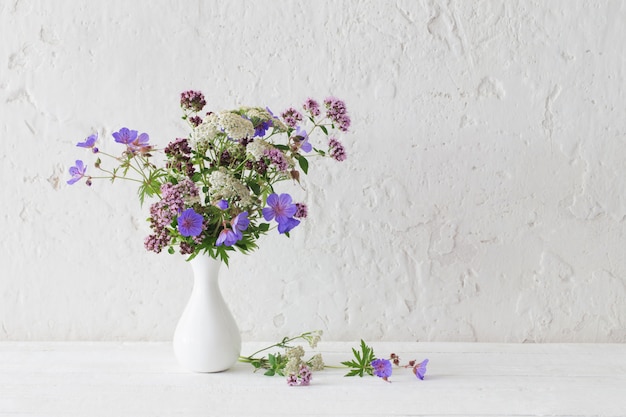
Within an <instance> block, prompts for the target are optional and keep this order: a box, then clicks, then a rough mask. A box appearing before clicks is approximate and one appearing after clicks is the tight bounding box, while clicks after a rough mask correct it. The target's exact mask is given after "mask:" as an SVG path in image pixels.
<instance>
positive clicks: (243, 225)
mask: <svg viewBox="0 0 626 417" xmlns="http://www.w3.org/2000/svg"><path fill="white" fill-rule="evenodd" d="M230 225H231V227H232V228H233V230H234V231H235V233H237V234H238V236H239V239H241V236H242V235H241V232H243V231H244V230H246V229H247V228H248V226H249V225H250V219H248V212H247V211H244V212H242V213H239V214H238V215H237V216H235V218H233V219H232V220H231V221H230Z"/></svg>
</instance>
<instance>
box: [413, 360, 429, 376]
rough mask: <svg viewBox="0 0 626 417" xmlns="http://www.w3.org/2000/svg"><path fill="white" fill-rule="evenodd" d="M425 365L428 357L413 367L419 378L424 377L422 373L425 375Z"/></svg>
mask: <svg viewBox="0 0 626 417" xmlns="http://www.w3.org/2000/svg"><path fill="white" fill-rule="evenodd" d="M426 365H428V359H424V360H423V361H422V362H420V363H418V364H417V365H415V366H414V367H413V373H414V374H415V376H416V377H418V378H419V379H422V380H423V379H424V375H426Z"/></svg>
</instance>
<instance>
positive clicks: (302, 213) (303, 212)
mask: <svg viewBox="0 0 626 417" xmlns="http://www.w3.org/2000/svg"><path fill="white" fill-rule="evenodd" d="M308 215H309V208H308V207H307V206H306V204H304V203H296V214H294V215H293V217H296V218H298V219H305V218H306V217H307V216H308Z"/></svg>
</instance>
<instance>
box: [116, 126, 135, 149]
mask: <svg viewBox="0 0 626 417" xmlns="http://www.w3.org/2000/svg"><path fill="white" fill-rule="evenodd" d="M137 133H138V132H137V131H136V130H129V129H128V128H126V127H123V128H121V129H120V130H119V132H114V133H113V137H114V138H115V141H116V142H117V143H123V144H124V145H128V144H130V143H132V142H133V141H134V140H135V139H137Z"/></svg>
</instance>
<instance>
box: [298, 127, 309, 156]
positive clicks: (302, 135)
mask: <svg viewBox="0 0 626 417" xmlns="http://www.w3.org/2000/svg"><path fill="white" fill-rule="evenodd" d="M294 140H295V141H296V143H299V144H300V149H302V150H303V151H304V152H311V151H312V150H313V146H311V144H310V143H309V134H308V133H307V132H306V130H304V129H302V128H301V127H300V126H298V127H296V132H295V133H294Z"/></svg>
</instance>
